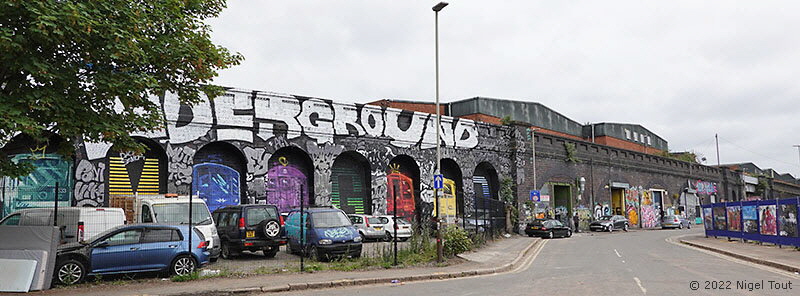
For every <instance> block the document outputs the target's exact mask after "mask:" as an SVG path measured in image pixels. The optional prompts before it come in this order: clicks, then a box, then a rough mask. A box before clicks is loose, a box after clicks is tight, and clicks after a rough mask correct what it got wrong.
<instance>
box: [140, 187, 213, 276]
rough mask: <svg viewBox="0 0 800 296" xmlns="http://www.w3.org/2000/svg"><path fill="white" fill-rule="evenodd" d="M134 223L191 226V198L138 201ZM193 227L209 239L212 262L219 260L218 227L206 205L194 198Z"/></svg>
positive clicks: (154, 198)
mask: <svg viewBox="0 0 800 296" xmlns="http://www.w3.org/2000/svg"><path fill="white" fill-rule="evenodd" d="M133 211H134V215H133V220H134V221H133V222H134V223H158V224H183V225H186V224H189V197H188V196H176V197H169V196H167V197H163V196H153V197H142V196H139V198H137V199H136V201H135V204H134V207H133ZM192 225H193V226H195V227H197V229H198V230H200V232H202V233H203V236H205V237H206V238H208V240H209V241H208V244H209V246H208V250H209V252H211V261H216V260H217V258H219V252H220V244H219V235H218V234H217V227H216V226H215V224H214V219H213V218H211V212H210V211H209V210H208V206H207V205H206V203H205V202H204V201H203V200H202V199H199V198H192Z"/></svg>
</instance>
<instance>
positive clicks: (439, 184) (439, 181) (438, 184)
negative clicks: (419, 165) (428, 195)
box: [433, 175, 444, 189]
mask: <svg viewBox="0 0 800 296" xmlns="http://www.w3.org/2000/svg"><path fill="white" fill-rule="evenodd" d="M442 188H444V176H442V175H433V189H442Z"/></svg>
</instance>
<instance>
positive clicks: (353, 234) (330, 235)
mask: <svg viewBox="0 0 800 296" xmlns="http://www.w3.org/2000/svg"><path fill="white" fill-rule="evenodd" d="M301 223H302V225H303V227H304V231H303V232H302V234H301V231H300V226H301ZM286 236H287V238H288V249H289V252H290V253H292V254H301V255H308V256H310V257H312V258H315V259H317V260H318V261H325V260H327V259H329V258H331V257H334V256H335V257H338V256H346V257H352V258H358V257H361V241H362V238H361V235H359V234H358V229H356V227H355V226H353V223H352V222H350V219H349V218H347V215H346V214H345V213H344V211H342V210H340V209H337V208H333V207H330V208H320V207H318V208H309V209H305V210H304V211H303V215H302V222H301V217H300V210H299V209H295V210H292V211H291V212H289V217H288V219H287V220H286Z"/></svg>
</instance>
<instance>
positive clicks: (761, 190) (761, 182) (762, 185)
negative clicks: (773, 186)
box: [756, 177, 769, 197]
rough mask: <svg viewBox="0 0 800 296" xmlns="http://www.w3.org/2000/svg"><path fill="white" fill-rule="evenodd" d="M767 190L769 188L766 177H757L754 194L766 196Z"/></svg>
mask: <svg viewBox="0 0 800 296" xmlns="http://www.w3.org/2000/svg"><path fill="white" fill-rule="evenodd" d="M767 188H769V183H768V182H767V178H766V177H759V178H758V184H756V192H757V193H758V195H761V196H762V197H764V195H766V194H767Z"/></svg>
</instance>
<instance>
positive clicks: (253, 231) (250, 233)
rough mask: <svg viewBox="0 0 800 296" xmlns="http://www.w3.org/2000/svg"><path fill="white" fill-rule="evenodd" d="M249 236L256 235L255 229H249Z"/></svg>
mask: <svg viewBox="0 0 800 296" xmlns="http://www.w3.org/2000/svg"><path fill="white" fill-rule="evenodd" d="M247 237H248V238H251V237H256V231H255V230H248V231H247Z"/></svg>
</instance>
